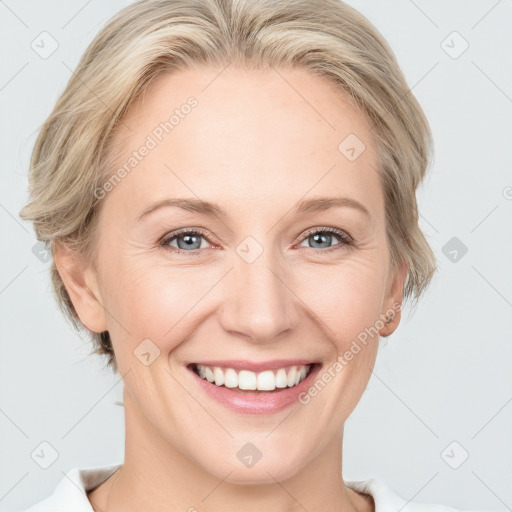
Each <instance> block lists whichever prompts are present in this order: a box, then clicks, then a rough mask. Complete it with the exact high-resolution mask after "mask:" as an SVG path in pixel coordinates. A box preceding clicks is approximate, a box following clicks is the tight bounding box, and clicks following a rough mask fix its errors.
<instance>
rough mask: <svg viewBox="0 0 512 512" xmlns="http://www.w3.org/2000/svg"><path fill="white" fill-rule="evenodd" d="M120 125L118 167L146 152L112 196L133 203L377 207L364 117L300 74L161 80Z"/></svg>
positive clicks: (235, 72) (320, 81)
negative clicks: (306, 202)
mask: <svg viewBox="0 0 512 512" xmlns="http://www.w3.org/2000/svg"><path fill="white" fill-rule="evenodd" d="M191 105H193V106H191ZM123 121H124V122H123V124H122V125H121V126H120V129H119V131H118V132H117V134H116V137H115V138H114V144H115V147H116V148H117V162H116V164H117V167H120V166H122V165H123V164H124V165H125V167H126V163H127V162H128V160H129V159H130V157H131V156H133V153H134V151H135V152H137V151H138V150H139V149H141V148H142V147H143V146H146V147H148V148H150V149H149V150H146V151H143V152H144V153H145V156H143V157H142V158H141V157H140V156H139V159H138V161H137V162H136V165H135V166H133V168H131V169H130V172H129V175H128V176H127V178H126V179H123V181H122V183H120V184H119V185H118V186H117V187H116V189H115V190H114V191H113V193H111V195H112V196H116V195H121V194H123V195H125V196H130V199H131V200H132V203H133V201H135V202H136V203H144V202H147V201H149V200H155V201H156V200H161V199H164V198H165V197H170V196H172V197H176V196H180V195H181V196H186V197H190V196H194V195H195V196H196V197H199V198H201V199H204V200H212V201H214V202H219V201H225V202H226V201H227V202H230V201H231V202H237V203H238V206H243V205H247V204H248V203H254V204H255V205H256V204H258V203H259V204H261V201H270V202H274V201H275V200H276V199H277V200H279V199H281V200H284V201H293V203H290V207H291V206H292V204H295V203H296V202H298V201H299V200H301V199H303V198H307V197H308V195H313V196H314V195H323V196H325V195H326V192H328V193H330V195H334V196H335V195H343V196H351V197H353V198H354V199H356V200H359V201H361V202H366V203H367V204H368V207H369V209H371V208H373V209H374V210H376V209H379V207H380V206H381V203H382V197H381V191H380V181H379V178H378V175H377V173H376V154H375V147H374V143H373V138H372V134H371V132H370V130H369V127H368V124H367V121H366V119H365V118H364V117H363V115H362V114H361V113H360V112H359V111H358V110H357V109H356V108H355V107H354V106H353V105H352V104H351V103H350V102H349V101H348V99H347V98H346V96H345V95H344V94H343V93H342V92H341V91H340V90H339V89H338V88H336V87H335V86H334V84H332V83H331V82H329V81H327V80H326V79H324V78H323V77H320V76H318V75H314V74H312V73H311V72H309V71H306V70H303V69H297V68H295V69H267V70H246V69H240V68H234V67H228V68H226V69H224V70H223V69H221V68H212V67H197V68H191V69H186V70H182V71H179V72H173V73H171V74H166V75H162V76H161V77H159V78H158V79H157V80H156V81H155V82H154V83H153V84H152V85H151V86H150V87H148V89H147V90H146V93H145V95H144V96H143V98H141V99H140V100H139V101H138V102H137V103H136V104H135V105H133V106H132V108H131V109H130V110H129V111H128V113H127V115H126V116H125V118H124V120H123ZM347 150H348V153H347ZM359 153H360V154H359ZM354 154H355V156H356V158H354ZM358 154H359V156H358ZM374 213H375V215H377V214H378V213H377V212H374Z"/></svg>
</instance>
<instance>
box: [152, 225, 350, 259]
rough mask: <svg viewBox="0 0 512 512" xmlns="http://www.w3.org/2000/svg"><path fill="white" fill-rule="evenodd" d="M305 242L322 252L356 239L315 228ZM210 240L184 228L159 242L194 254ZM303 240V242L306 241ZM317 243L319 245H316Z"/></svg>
mask: <svg viewBox="0 0 512 512" xmlns="http://www.w3.org/2000/svg"><path fill="white" fill-rule="evenodd" d="M333 236H334V238H337V239H338V240H339V242H338V243H337V244H334V245H331V243H332V241H333ZM301 239H304V242H308V241H309V240H310V239H311V240H312V243H313V246H311V245H310V246H309V248H310V249H324V250H322V251H320V252H329V251H333V250H336V249H343V248H344V247H345V248H346V247H347V246H352V245H354V241H353V239H352V237H351V236H350V235H348V234H347V233H345V232H344V231H341V230H340V229H335V228H327V227H322V228H314V229H310V230H308V231H307V232H306V233H304V234H303V235H302V237H301ZM204 240H206V241H207V243H208V241H209V239H208V237H207V236H206V233H205V232H204V231H203V230H201V229H198V228H194V229H190V228H188V229H182V230H180V231H175V232H172V233H170V234H168V235H166V236H164V237H163V238H162V240H161V241H160V242H158V244H159V245H160V246H161V247H164V248H172V249H173V250H174V251H175V252H178V253H182V254H183V253H188V254H192V255H198V254H200V253H201V249H205V248H206V246H205V245H204V244H203V241H204ZM304 242H302V243H304ZM315 244H317V246H315ZM301 246H302V244H301Z"/></svg>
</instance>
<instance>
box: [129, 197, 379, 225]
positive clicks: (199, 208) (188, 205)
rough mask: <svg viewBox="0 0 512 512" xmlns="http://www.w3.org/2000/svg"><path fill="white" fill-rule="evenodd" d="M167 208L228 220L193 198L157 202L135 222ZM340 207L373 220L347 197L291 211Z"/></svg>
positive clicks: (220, 211) (219, 209)
mask: <svg viewBox="0 0 512 512" xmlns="http://www.w3.org/2000/svg"><path fill="white" fill-rule="evenodd" d="M169 206H174V207H178V208H182V209H183V210H187V211H190V212H195V213H199V214H202V215H208V216H218V217H221V218H223V219H226V218H228V214H227V212H226V211H225V210H224V209H223V208H222V207H221V206H219V205H217V204H215V203H211V202H209V201H203V200H201V199H195V198H179V199H178V198H168V199H163V200H161V201H158V202H156V203H154V204H152V205H151V206H149V207H148V208H146V209H145V210H144V211H143V212H142V213H141V214H140V215H139V216H138V217H137V221H140V220H142V218H144V217H145V216H147V215H149V214H150V213H152V212H154V211H155V210H159V209H160V208H164V207H169ZM342 207H346V208H353V209H355V210H359V211H360V212H362V213H363V214H365V215H366V216H367V217H368V218H369V219H370V220H373V219H372V216H371V214H370V212H369V211H368V209H367V208H366V207H365V206H364V205H363V204H362V203H360V202H359V201H356V200H355V199H351V198H349V197H316V198H312V199H307V200H304V201H301V202H299V203H297V204H296V205H295V208H294V209H293V211H294V213H295V214H306V213H315V212H323V211H326V210H329V209H331V208H342Z"/></svg>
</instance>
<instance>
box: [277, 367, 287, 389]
mask: <svg viewBox="0 0 512 512" xmlns="http://www.w3.org/2000/svg"><path fill="white" fill-rule="evenodd" d="M287 386H288V379H287V378H286V370H285V369H284V368H280V369H279V370H277V373H276V388H286V387H287Z"/></svg>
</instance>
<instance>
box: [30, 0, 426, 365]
mask: <svg viewBox="0 0 512 512" xmlns="http://www.w3.org/2000/svg"><path fill="white" fill-rule="evenodd" d="M231 63H235V64H238V65H240V66H246V67H253V68H261V69H262V68H266V67H269V66H272V67H276V68H279V67H289V66H291V67H300V68H303V69H306V70H309V71H310V72H312V73H315V74H317V75H319V76H321V77H324V78H326V79H328V80H330V81H332V82H333V83H334V84H336V85H337V86H338V87H339V89H340V92H343V93H345V95H346V97H347V98H348V99H349V100H350V101H351V102H352V103H353V104H354V105H356V106H357V107H358V108H359V109H360V112H361V113H362V114H363V115H364V116H365V117H366V119H367V120H368V121H369V122H370V124H371V129H372V131H373V132H374V135H375V141H376V148H377V154H378V159H379V162H378V164H379V169H378V172H379V173H380V175H381V180H382V185H383V191H384V197H385V205H386V231H387V238H388V243H389V249H390V255H391V259H390V261H391V265H392V268H395V269H396V268H398V264H399V263H405V264H407V266H408V274H407V279H406V283H405V286H404V294H403V299H404V300H407V299H409V298H412V299H414V300H415V301H416V302H417V300H418V298H419V297H420V295H421V294H422V292H423V291H424V290H425V289H426V288H427V286H428V284H429V282H430V280H431V278H432V277H433V275H434V273H435V271H436V261H435V257H434V255H433V252H432V250H431V248H430V246H429V244H428V242H427V240H426V238H425V236H424V235H423V233H422V232H421V230H420V228H419V225H418V210H417V202H416V195H415V193H416V188H417V187H418V185H419V184H420V182H421V181H422V180H423V178H424V175H425V173H426V169H427V166H428V163H429V159H430V153H431V151H432V137H431V133H430V128H429V125H428V122H427V120H426V117H425V115H424V113H423V111H422V109H421V107H420V106H419V104H418V102H417V100H416V99H415V97H414V96H413V94H412V93H411V91H410V90H409V88H408V86H407V83H406V80H405V78H404V76H403V74H402V72H401V70H400V68H399V66H398V63H397V61H396V58H395V56H394V54H393V52H392V50H391V49H390V47H389V46H388V44H387V42H386V41H385V40H384V39H383V37H382V36H381V35H380V33H379V32H378V31H377V29H376V28H375V27H374V26H373V25H372V24H371V23H370V22H369V21H368V20H367V19H366V18H365V17H364V16H363V15H361V14H360V13H359V12H358V11H356V10H355V9H354V8H352V7H350V6H348V5H347V4H345V3H343V2H342V1H340V0H314V1H312V0H287V1H276V0H141V1H137V2H134V3H133V4H131V5H129V6H127V7H126V8H124V9H123V10H121V11H120V12H119V13H118V14H117V15H116V16H115V17H114V18H112V20H110V21H109V23H108V24H107V25H106V26H105V27H104V28H103V29H102V30H101V31H100V32H99V33H98V35H97V36H96V37H95V39H94V40H93V41H92V43H91V44H90V45H89V47H88V48H87V50H86V51H85V53H84V54H83V56H82V58H81V60H80V62H79V64H78V66H77V68H76V70H75V72H74V73H73V75H72V77H71V78H70V80H69V82H68V84H67V86H66V88H65V90H64V92H63V93H62V95H61V96H60V98H59V99H58V101H57V103H56V105H55V107H54V109H53V111H52V112H51V114H50V116H49V117H48V118H47V120H46V121H45V122H44V124H43V125H42V128H41V130H40V132H39V134H38V137H37V140H36V142H35V146H34V149H33V153H32V157H31V161H30V172H29V187H30V201H29V202H28V204H27V205H26V206H25V207H24V208H23V209H22V210H21V212H20V216H21V217H22V218H23V219H25V220H31V221H33V223H34V229H35V232H36V235H37V238H38V239H39V240H40V241H44V242H46V243H47V244H49V246H51V249H52V252H53V250H54V247H55V243H56V242H63V243H66V244H67V245H68V246H69V247H71V248H72V249H74V250H76V251H77V253H79V254H80V255H82V256H84V257H85V258H86V261H90V262H92V264H93V265H96V259H95V256H96V253H95V250H94V249H95V242H96V240H97V237H98V234H99V233H97V227H98V222H97V220H98V214H99V211H100V205H101V201H100V198H98V197H97V194H96V193H95V190H97V189H98V188H101V187H102V186H103V184H104V183H105V181H106V180H107V178H108V175H109V173H111V172H112V165H114V161H115V159H114V156H113V154H111V153H112V152H111V151H109V150H110V149H111V142H112V139H113V136H114V134H115V133H116V127H118V126H119V124H120V123H121V122H122V118H123V115H124V114H125V113H126V112H127V110H128V109H129V108H130V105H132V104H133V102H134V101H136V100H137V99H138V98H139V97H140V96H141V95H143V94H144V92H145V90H146V89H147V87H148V86H149V85H150V84H151V83H152V82H153V81H154V80H155V79H156V78H157V77H158V76H159V75H161V74H162V73H164V72H172V71H173V70H178V69H184V68H186V67H187V66H193V65H201V64H205V65H215V66H221V67H225V66H227V65H229V64H231ZM340 142H341V141H340ZM51 277H52V284H53V289H54V292H55V294H56V297H57V300H58V303H59V305H60V307H61V309H62V310H63V312H64V313H65V315H66V316H67V317H68V318H69V319H70V320H71V322H72V324H73V325H74V327H75V328H76V329H77V330H80V329H81V328H83V329H84V330H85V331H86V332H87V333H89V334H90V336H91V338H92V341H93V345H94V350H93V351H92V352H93V353H97V354H105V355H107V356H108V361H107V366H111V367H112V368H113V369H114V371H117V364H116V360H115V356H114V352H113V349H112V345H111V341H110V337H109V334H108V332H107V331H105V332H103V333H95V332H90V331H88V330H87V328H85V326H83V324H82V323H81V321H80V319H79V318H78V315H77V313H76V311H75V308H74V306H73V304H72V302H71V300H70V297H69V295H68V293H67V290H66V288H65V286H64V284H63V281H62V279H61V277H60V275H59V272H58V270H57V268H56V266H55V263H54V262H52V266H51Z"/></svg>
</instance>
